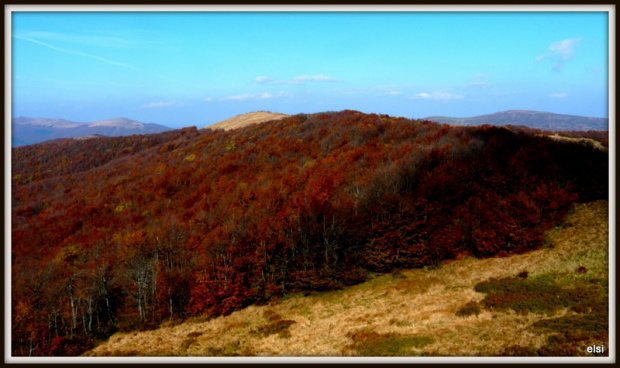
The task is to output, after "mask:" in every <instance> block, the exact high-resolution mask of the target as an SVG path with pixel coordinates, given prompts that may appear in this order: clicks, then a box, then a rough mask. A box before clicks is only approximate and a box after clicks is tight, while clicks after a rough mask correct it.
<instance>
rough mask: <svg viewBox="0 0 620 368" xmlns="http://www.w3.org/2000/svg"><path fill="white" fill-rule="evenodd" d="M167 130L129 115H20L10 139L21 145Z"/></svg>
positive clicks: (13, 123) (13, 142)
mask: <svg viewBox="0 0 620 368" xmlns="http://www.w3.org/2000/svg"><path fill="white" fill-rule="evenodd" d="M168 130H171V128H168V127H166V126H163V125H159V124H147V123H141V122H139V121H135V120H131V119H127V118H116V119H109V120H102V121H96V122H93V123H80V122H74V121H68V120H64V119H43V118H28V117H18V118H13V119H12V137H11V142H12V145H13V147H18V146H23V145H29V144H35V143H41V142H45V141H49V140H53V139H59V138H78V137H82V136H95V135H103V136H108V137H117V136H126V135H132V134H152V133H161V132H165V131H168Z"/></svg>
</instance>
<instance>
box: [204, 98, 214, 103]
mask: <svg viewBox="0 0 620 368" xmlns="http://www.w3.org/2000/svg"><path fill="white" fill-rule="evenodd" d="M204 100H205V101H207V102H210V101H213V98H211V97H207V98H205V99H204Z"/></svg>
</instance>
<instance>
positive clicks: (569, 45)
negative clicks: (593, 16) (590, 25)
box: [536, 38, 583, 71]
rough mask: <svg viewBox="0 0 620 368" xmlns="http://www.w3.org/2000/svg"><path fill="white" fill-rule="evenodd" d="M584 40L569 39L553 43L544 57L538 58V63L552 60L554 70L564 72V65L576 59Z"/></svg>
mask: <svg viewBox="0 0 620 368" xmlns="http://www.w3.org/2000/svg"><path fill="white" fill-rule="evenodd" d="M581 40H583V38H569V39H565V40H562V41H555V42H551V45H549V49H548V50H547V52H546V53H545V54H543V55H539V56H537V57H536V61H537V62H540V61H542V60H545V59H549V60H551V61H552V62H553V63H554V65H553V70H558V71H559V70H562V68H563V67H564V63H565V62H566V61H568V60H570V59H573V58H574V57H575V49H576V48H577V47H578V46H579V44H580V43H581Z"/></svg>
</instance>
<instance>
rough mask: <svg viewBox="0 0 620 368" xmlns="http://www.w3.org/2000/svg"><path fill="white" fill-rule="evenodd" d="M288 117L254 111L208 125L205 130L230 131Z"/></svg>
mask: <svg viewBox="0 0 620 368" xmlns="http://www.w3.org/2000/svg"><path fill="white" fill-rule="evenodd" d="M288 116H290V115H287V114H280V113H274V112H266V111H256V112H250V113H247V114H242V115H238V116H235V117H232V118H230V119H226V120H222V121H220V122H218V123H215V124H212V125H209V126H208V127H206V129H224V130H231V129H237V128H242V127H245V126H248V125H253V124H258V123H264V122H266V121H270V120H280V119H284V118H286V117H288Z"/></svg>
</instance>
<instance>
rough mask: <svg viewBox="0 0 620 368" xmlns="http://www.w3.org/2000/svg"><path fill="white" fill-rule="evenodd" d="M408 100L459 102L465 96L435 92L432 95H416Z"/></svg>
mask: <svg viewBox="0 0 620 368" xmlns="http://www.w3.org/2000/svg"><path fill="white" fill-rule="evenodd" d="M410 98H412V99H428V100H442V101H447V100H460V99H462V98H465V96H461V95H455V94H452V93H448V92H441V91H436V92H432V93H426V92H422V93H418V94H416V95H413V96H411V97H410Z"/></svg>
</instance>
